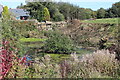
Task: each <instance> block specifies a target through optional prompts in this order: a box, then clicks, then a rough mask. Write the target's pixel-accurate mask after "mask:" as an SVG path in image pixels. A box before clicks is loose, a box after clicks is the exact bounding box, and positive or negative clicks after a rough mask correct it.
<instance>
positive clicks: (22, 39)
mask: <svg viewBox="0 0 120 80" xmlns="http://www.w3.org/2000/svg"><path fill="white" fill-rule="evenodd" d="M45 40H46V39H39V38H21V39H20V41H21V42H40V41H45Z"/></svg>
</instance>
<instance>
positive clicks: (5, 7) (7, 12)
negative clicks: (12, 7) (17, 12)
mask: <svg viewBox="0 0 120 80" xmlns="http://www.w3.org/2000/svg"><path fill="white" fill-rule="evenodd" d="M2 16H3V17H4V18H10V13H9V10H8V7H7V6H4V7H3V12H2Z"/></svg>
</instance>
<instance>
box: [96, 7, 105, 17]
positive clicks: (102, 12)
mask: <svg viewBox="0 0 120 80" xmlns="http://www.w3.org/2000/svg"><path fill="white" fill-rule="evenodd" d="M105 14H106V11H105V9H103V8H100V9H98V10H97V18H104V17H105Z"/></svg>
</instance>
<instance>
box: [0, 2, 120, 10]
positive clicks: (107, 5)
mask: <svg viewBox="0 0 120 80" xmlns="http://www.w3.org/2000/svg"><path fill="white" fill-rule="evenodd" d="M27 1H33V0H27ZM36 1H38V0H36ZM54 1H57V2H58V1H63V2H69V3H72V4H74V5H77V6H79V7H82V8H91V9H92V10H97V9H99V8H101V7H103V8H105V9H108V8H110V7H111V6H112V4H114V3H115V2H119V1H120V0H54ZM21 3H23V4H26V3H25V0H0V4H2V5H4V6H8V7H9V8H16V7H17V6H18V5H20V4H21Z"/></svg>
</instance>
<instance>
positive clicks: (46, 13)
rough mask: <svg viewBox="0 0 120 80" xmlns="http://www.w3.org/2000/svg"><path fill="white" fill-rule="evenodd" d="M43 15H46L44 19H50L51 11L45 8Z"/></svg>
mask: <svg viewBox="0 0 120 80" xmlns="http://www.w3.org/2000/svg"><path fill="white" fill-rule="evenodd" d="M43 15H44V18H43V20H45V21H50V13H49V11H48V9H47V8H44V10H43Z"/></svg>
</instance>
